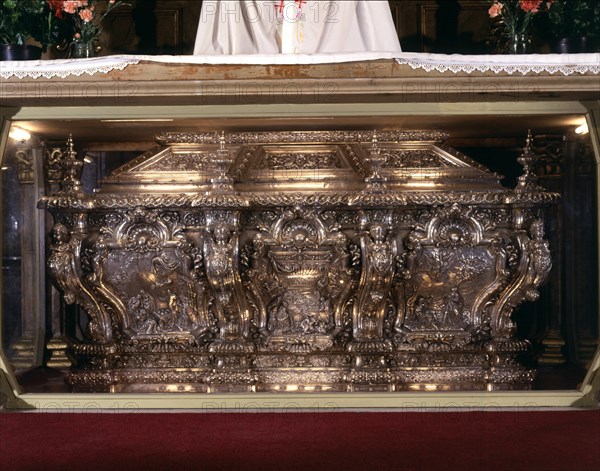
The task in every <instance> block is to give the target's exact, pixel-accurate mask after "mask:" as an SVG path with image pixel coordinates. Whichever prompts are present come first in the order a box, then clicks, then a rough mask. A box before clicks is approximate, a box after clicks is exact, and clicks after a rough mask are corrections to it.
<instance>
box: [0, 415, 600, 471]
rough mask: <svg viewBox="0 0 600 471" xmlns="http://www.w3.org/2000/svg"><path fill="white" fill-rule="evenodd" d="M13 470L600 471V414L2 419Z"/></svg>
mask: <svg viewBox="0 0 600 471" xmlns="http://www.w3.org/2000/svg"><path fill="white" fill-rule="evenodd" d="M0 430H1V431H0V469H1V470H3V471H9V470H19V471H21V470H47V471H54V470H57V471H58V470H60V471H68V470H86V471H93V470H127V471H133V470H144V471H151V470H171V469H180V470H188V469H191V470H194V469H198V470H211V471H213V470H238V469H239V470H255V469H256V470H309V471H315V470H321V469H328V470H340V471H342V470H355V469H358V470H370V471H371V470H373V471H375V470H388V469H390V470H392V469H393V470H404V469H406V470H436V469H444V470H461V471H462V470H502V471H505V470H545V471H546V470H561V471H562V470H594V471H597V470H600V411H597V410H596V411H578V410H577V411H576V410H574V411H552V412H462V413H450V412H439V413H427V412H425V413H410V412H401V413H352V412H343V413H297V414H293V413H285V414H276V413H244V414H223V413H215V414H204V413H177V414H166V413H155V414H148V413H142V412H135V413H125V412H120V413H119V412H103V413H92V414H76V413H73V414H43V413H4V414H0Z"/></svg>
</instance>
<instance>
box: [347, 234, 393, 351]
mask: <svg viewBox="0 0 600 471" xmlns="http://www.w3.org/2000/svg"><path fill="white" fill-rule="evenodd" d="M387 232H388V230H387V228H386V227H385V226H384V225H383V224H373V225H371V227H370V228H369V231H368V232H365V233H364V234H363V235H362V236H361V252H362V270H361V271H362V273H361V278H360V284H359V287H358V292H357V297H356V302H355V304H354V308H353V313H352V324H353V334H354V335H353V337H354V342H353V343H351V345H350V348H351V350H352V351H357V352H360V351H373V352H377V351H386V350H390V349H391V343H390V342H389V340H387V339H386V338H385V335H384V321H385V318H386V315H387V313H388V306H389V303H390V301H391V285H392V280H393V278H394V270H395V258H396V252H397V249H396V245H395V243H394V242H393V241H392V240H388V239H386V235H387Z"/></svg>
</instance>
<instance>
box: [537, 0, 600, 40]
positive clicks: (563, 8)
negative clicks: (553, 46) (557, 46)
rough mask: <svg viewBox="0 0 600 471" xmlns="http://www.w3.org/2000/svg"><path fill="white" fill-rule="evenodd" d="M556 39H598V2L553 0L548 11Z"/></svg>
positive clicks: (599, 33)
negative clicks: (584, 37)
mask: <svg viewBox="0 0 600 471" xmlns="http://www.w3.org/2000/svg"><path fill="white" fill-rule="evenodd" d="M548 22H549V31H550V32H551V34H552V35H553V36H554V37H556V38H577V37H581V36H588V37H592V38H598V37H600V0H555V1H554V2H553V3H552V7H551V8H550V9H549V11H548Z"/></svg>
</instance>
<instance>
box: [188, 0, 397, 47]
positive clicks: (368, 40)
mask: <svg viewBox="0 0 600 471" xmlns="http://www.w3.org/2000/svg"><path fill="white" fill-rule="evenodd" d="M384 51H385V52H400V42H399V41H398V34H397V32H396V29H395V27H394V23H393V21H392V15H391V12H390V7H389V4H388V2H387V1H380V0H354V1H353V0H338V1H323V0H313V1H311V0H307V1H302V2H299V1H298V0H283V1H280V0H250V1H228V0H225V1H219V0H217V1H214V0H205V1H204V2H202V12H201V14H200V23H199V25H198V34H197V36H196V46H195V48H194V54H196V55H204V54H277V53H291V54H315V53H336V52H338V53H339V52H384Z"/></svg>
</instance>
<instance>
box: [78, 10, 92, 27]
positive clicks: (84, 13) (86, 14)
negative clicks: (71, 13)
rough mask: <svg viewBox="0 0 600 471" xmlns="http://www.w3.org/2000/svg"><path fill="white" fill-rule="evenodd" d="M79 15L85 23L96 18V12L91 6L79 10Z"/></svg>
mask: <svg viewBox="0 0 600 471" xmlns="http://www.w3.org/2000/svg"><path fill="white" fill-rule="evenodd" d="M79 17H80V18H81V19H82V20H83V22H84V23H89V22H90V21H92V20H93V19H94V12H93V11H92V10H90V9H89V8H86V9H85V10H81V11H80V12H79Z"/></svg>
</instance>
